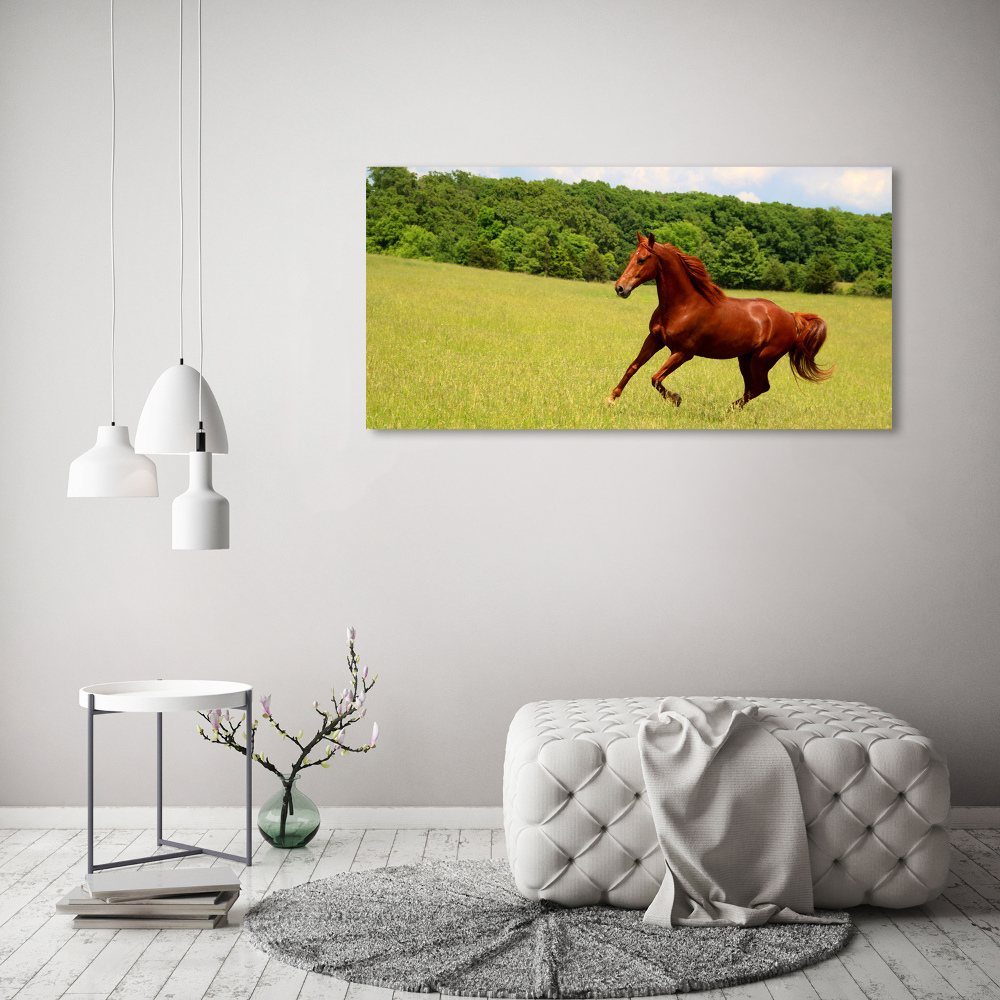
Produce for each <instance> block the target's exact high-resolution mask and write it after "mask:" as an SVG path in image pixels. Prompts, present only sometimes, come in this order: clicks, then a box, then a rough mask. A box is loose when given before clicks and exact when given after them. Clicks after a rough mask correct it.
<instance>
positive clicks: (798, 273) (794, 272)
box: [785, 260, 806, 292]
mask: <svg viewBox="0 0 1000 1000" xmlns="http://www.w3.org/2000/svg"><path fill="white" fill-rule="evenodd" d="M785 271H786V272H787V274H788V290H789V291H790V292H798V291H801V290H802V284H803V282H804V281H805V278H806V272H805V268H804V267H803V266H802V265H801V264H800V263H799V262H798V261H794V260H793V261H792V262H791V263H789V264H786V265H785Z"/></svg>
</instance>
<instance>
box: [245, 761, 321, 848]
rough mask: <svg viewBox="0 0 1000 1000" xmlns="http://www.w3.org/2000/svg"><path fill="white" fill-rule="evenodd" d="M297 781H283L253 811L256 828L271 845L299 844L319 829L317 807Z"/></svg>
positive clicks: (295, 845)
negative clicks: (257, 811)
mask: <svg viewBox="0 0 1000 1000" xmlns="http://www.w3.org/2000/svg"><path fill="white" fill-rule="evenodd" d="M297 781H298V778H297V777H296V778H292V780H291V781H283V782H282V783H281V788H279V789H278V790H277V791H276V792H275V793H274V795H272V796H271V797H270V798H269V799H268V800H267V801H266V802H265V803H264V804H263V805H262V806H261V807H260V812H259V813H257V829H258V830H260V833H261V836H262V837H263V838H264V839H265V840H266V841H267V842H268V843H269V844H272V845H273V846H275V847H302V846H304V845H305V844H308V843H309V841H310V840H312V839H313V837H315V836H316V831H317V830H319V809H318V808H317V807H316V803H315V802H313V800H312V799H311V798H309V796H308V795H306V794H304V793H303V792H300V791H299V790H298V788H296V787H295V784H296V782H297Z"/></svg>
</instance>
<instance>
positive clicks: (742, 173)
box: [710, 167, 777, 198]
mask: <svg viewBox="0 0 1000 1000" xmlns="http://www.w3.org/2000/svg"><path fill="white" fill-rule="evenodd" d="M776 171H777V168H776V167H712V169H711V171H710V173H711V176H712V180H713V181H715V182H716V183H717V184H721V185H722V186H723V187H729V188H738V187H742V186H743V185H744V184H754V185H759V184H763V183H764V181H766V180H770V178H771V177H773V176H774V174H775V173H776ZM736 197H737V198H742V197H743V195H737V196H736Z"/></svg>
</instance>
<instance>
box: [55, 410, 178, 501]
mask: <svg viewBox="0 0 1000 1000" xmlns="http://www.w3.org/2000/svg"><path fill="white" fill-rule="evenodd" d="M66 495H67V496H70V497H155V496H159V492H158V490H157V487H156V466H155V465H154V464H153V463H152V461H150V459H148V458H146V456H145V455H137V454H136V453H135V452H134V451H133V450H132V445H131V444H130V443H129V439H128V428H127V427H124V426H122V425H120V424H105V425H103V426H101V427H98V428H97V444H95V445H94V447H93V448H91V449H90V451H85V452H84V453H83V454H82V455H81V456H80V457H79V458H77V459H74V460H73V461H72V462H71V463H70V467H69V488H68V489H67V491H66Z"/></svg>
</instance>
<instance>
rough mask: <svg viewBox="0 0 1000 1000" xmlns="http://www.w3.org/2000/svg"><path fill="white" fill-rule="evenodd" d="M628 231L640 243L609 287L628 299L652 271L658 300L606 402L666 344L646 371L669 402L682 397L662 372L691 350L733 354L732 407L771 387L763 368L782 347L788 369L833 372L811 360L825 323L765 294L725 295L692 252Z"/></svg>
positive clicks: (812, 374)
mask: <svg viewBox="0 0 1000 1000" xmlns="http://www.w3.org/2000/svg"><path fill="white" fill-rule="evenodd" d="M635 235H636V236H637V237H638V240H639V245H638V246H637V247H636V249H635V253H633V254H632V256H631V258H630V259H629V262H628V266H627V267H626V268H625V270H624V271H623V272H622V276H621V277H620V278H619V279H618V281H617V282H616V283H615V291H616V292H617V293H618V294H619V295H620V296H621V297H622V298H623V299H627V298H628V297H629V295H630V294H631V292H632V289H633V288H635V287H636V286H637V285H641V284H642V283H643V282H644V281H649V280H650V279H652V278H655V279H656V294H657V296H658V297H659V300H660V301H659V305H657V307H656V309H655V310H654V311H653V315H652V317H651V318H650V320H649V336H648V337H647V338H646V340H645V343H643V345H642V350H641V351H639V355H638V357H637V358H636V359H635V361H633V362H632V364H630V365H629V366H628V368H627V369H626V370H625V374H624V375H623V376H622V380H621V381H620V382H619V383H618V385H616V386H615V387H614V389H612V390H611V395H610V396H609V397H608V402H609V403H613V402H614V401H615V400H616V399H617V398H618V397H619V396H620V395H621V394H622V390H623V389H624V388H625V386H626V385H627V384H628V380H629V379H630V378H631V377H632V376H633V375H634V374H635V373H636V372H637V371H638V370H639V369H640V368H641V367H642V366H643V365H644V364H645V363H646V362H647V361H648V360H649V359H650V358H651V357H652V356H653V355H654V354H655V353H656V352H657V351H659V350H660V349H662V348H664V347H669V348H670V357H669V358H667V363H666V364H665V365H664V366H663V367H662V368H661V369H660V370H659V371H658V372H657V373H656V374H655V375H654V376H653V388H654V389H656V390H657V392H659V394H660V395H661V396H662V397H663V398H664V399H665V400H668V401H669V402H671V403H673V404H674V406H680V405H681V397H680V396H678V395H677V393H676V392H671V391H670V390H669V389H664V388H663V380H664V379H665V378H666V377H667V376H668V375H669V374H670V373H671V372H673V371H676V370H677V369H678V368H680V366H681V365H682V364H684V362H685V361H690V360H691V359H692V358H693V357H699V358H720V359H722V358H739V359H740V372H741V373H742V375H743V385H744V388H745V392H744V393H743V395H742V396H741V397H740V398H739V399H736V400H734V401H733V403H732V409H734V410H737V409H742V407H744V406H746V404H747V403H749V402H750V400H751V399H753V398H754V397H755V396H759V395H760V394H761V393H763V392H767V390H768V389H770V388H771V383H770V382H768V380H767V373H768V372H769V371H770V370H771V369H772V368H773V367H774V365H775V364H776V363H777V361H778V360H779V359H780V358H781V356H782V355H783V354H786V353H787V354H788V360H789V361H790V362H791V365H792V372H793V373H794V374H796V375H799V376H800V377H801V378H804V379H807V380H808V381H810V382H822V381H823V380H824V379H828V378H829V377H830V376H831V375H832V374H833V366H832V365H831V366H830V367H829V368H821V367H820V366H819V365H817V364H816V355H817V353H818V352H819V349H820V348H821V347H822V346H823V342H824V341H825V340H826V323H824V322H823V320H822V319H820V318H819V316H817V315H815V314H814V313H791V312H787V311H786V310H784V309H782V308H781V307H780V306H776V305H775V304H774V303H773V302H770V301H768V300H767V299H731V298H729V296H728V295H726V293H725V292H724V291H723V290H722V289H721V288H719V287H718V286H717V285H714V284H712V280H711V278H709V276H708V272H707V271H706V270H705V265H704V264H702V262H701V261H700V260H698V258H697V257H689V256H688V255H687V254H686V253H682V252H681V251H680V250H678V249H677V247H675V246H671V244H669V243H657V242H656V239H655V237H653V236H652V235H650V236H649V237H648V238H646V237H645V236H643V235H642V233H636V234H635Z"/></svg>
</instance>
